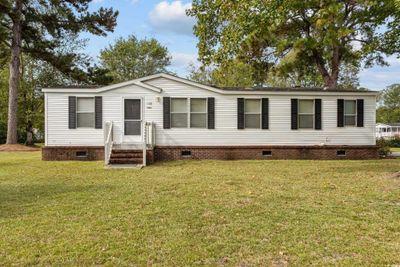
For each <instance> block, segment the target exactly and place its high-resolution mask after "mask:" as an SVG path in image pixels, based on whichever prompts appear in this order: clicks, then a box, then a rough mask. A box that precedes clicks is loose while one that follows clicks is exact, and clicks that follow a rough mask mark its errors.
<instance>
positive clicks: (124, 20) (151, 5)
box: [83, 0, 400, 90]
mask: <svg viewBox="0 0 400 267" xmlns="http://www.w3.org/2000/svg"><path fill="white" fill-rule="evenodd" d="M101 6H105V7H113V8H114V9H116V10H118V11H119V12H120V14H119V16H118V24H117V27H116V29H115V31H114V33H111V34H109V35H108V36H107V37H98V36H93V35H87V34H84V35H83V36H84V37H85V38H89V43H88V48H87V52H88V53H89V54H90V55H91V56H92V57H93V58H97V56H98V54H99V51H100V50H101V49H102V48H104V47H107V46H108V45H109V44H112V43H113V42H114V40H115V39H116V38H118V37H127V36H128V35H130V34H134V35H136V36H137V37H138V38H140V39H142V38H156V39H157V40H158V41H159V42H160V43H162V44H163V45H164V46H166V47H167V48H168V50H169V52H170V54H171V56H172V65H171V66H170V70H172V71H174V72H176V73H177V74H178V75H180V76H182V77H186V75H187V74H188V65H189V64H190V63H194V64H196V63H197V60H196V59H197V48H196V44H197V38H196V37H195V36H194V35H193V33H192V27H193V25H194V23H195V21H194V19H193V18H190V17H187V16H186V14H185V9H187V8H190V6H191V1H174V0H168V1H160V0H93V2H92V3H91V8H92V9H93V10H95V9H98V8H99V7H101ZM388 62H389V63H390V66H389V67H373V68H370V69H366V70H363V71H361V73H360V83H361V86H363V87H366V88H369V89H374V90H380V89H383V88H385V87H386V86H388V85H390V84H393V83H400V59H397V58H396V57H394V56H392V57H390V58H388Z"/></svg>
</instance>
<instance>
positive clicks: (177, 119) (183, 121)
mask: <svg viewBox="0 0 400 267" xmlns="http://www.w3.org/2000/svg"><path fill="white" fill-rule="evenodd" d="M171 127H172V128H186V127H187V114H185V113H175V114H171Z"/></svg>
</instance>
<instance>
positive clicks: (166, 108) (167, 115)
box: [163, 97, 171, 129]
mask: <svg viewBox="0 0 400 267" xmlns="http://www.w3.org/2000/svg"><path fill="white" fill-rule="evenodd" d="M163 114H164V116H163V124H164V129H171V98H170V97H164V98H163Z"/></svg>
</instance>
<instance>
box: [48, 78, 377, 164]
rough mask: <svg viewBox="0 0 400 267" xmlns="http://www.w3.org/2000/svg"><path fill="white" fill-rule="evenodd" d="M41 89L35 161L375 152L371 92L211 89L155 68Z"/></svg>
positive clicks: (373, 155)
mask: <svg viewBox="0 0 400 267" xmlns="http://www.w3.org/2000/svg"><path fill="white" fill-rule="evenodd" d="M43 92H44V96H45V110H46V112H45V147H44V148H43V152H42V153H43V154H42V156H43V159H44V160H105V163H106V164H108V165H113V164H115V165H118V164H140V165H146V164H149V163H152V162H155V161H162V160H177V159H266V160H267V159H373V158H377V157H378V154H377V148H376V146H375V105H376V96H377V93H376V92H372V91H350V90H345V91H344V90H325V89H323V88H297V87H296V88H270V87H263V88H218V87H214V86H209V85H204V84H200V83H196V82H193V81H189V80H186V79H182V78H179V77H176V76H173V75H169V74H164V73H161V74H156V75H152V76H148V77H144V78H140V79H136V80H132V81H128V82H123V83H119V84H114V85H110V86H104V87H86V88H82V87H81V88H78V87H65V88H47V89H43Z"/></svg>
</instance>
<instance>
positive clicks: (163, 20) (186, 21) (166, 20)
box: [149, 1, 195, 35]
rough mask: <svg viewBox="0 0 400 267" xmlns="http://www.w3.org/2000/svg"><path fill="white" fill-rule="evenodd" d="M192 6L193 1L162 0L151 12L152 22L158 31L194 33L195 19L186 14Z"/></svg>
mask: <svg viewBox="0 0 400 267" xmlns="http://www.w3.org/2000/svg"><path fill="white" fill-rule="evenodd" d="M191 7H192V4H191V3H186V4H183V3H182V2H181V1H172V2H171V3H169V2H168V1H162V2H160V3H158V4H157V5H156V6H155V7H154V9H153V10H152V11H151V12H150V14H149V17H150V22H151V24H152V26H153V27H154V28H155V29H156V30H157V31H161V32H173V33H178V34H185V35H192V34H193V26H194V24H195V20H194V18H193V17H189V16H187V15H186V10H187V9H190V8H191Z"/></svg>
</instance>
